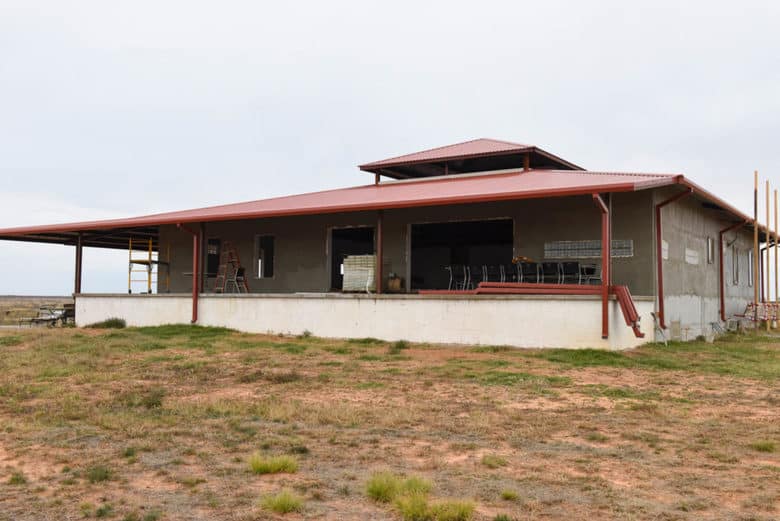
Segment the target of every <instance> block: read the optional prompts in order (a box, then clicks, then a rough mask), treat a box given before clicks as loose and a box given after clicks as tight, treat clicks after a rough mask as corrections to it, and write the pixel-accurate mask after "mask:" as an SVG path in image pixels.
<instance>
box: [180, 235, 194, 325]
mask: <svg viewBox="0 0 780 521" xmlns="http://www.w3.org/2000/svg"><path fill="white" fill-rule="evenodd" d="M176 227H177V228H179V229H180V230H184V231H185V232H187V233H189V234H190V235H192V323H193V324H195V323H197V322H198V283H199V279H200V276H199V273H200V240H199V239H200V234H199V233H198V232H196V231H193V230H190V229H189V228H187V227H186V226H184V225H183V224H181V223H179V224H177V225H176Z"/></svg>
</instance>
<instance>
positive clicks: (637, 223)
mask: <svg viewBox="0 0 780 521" xmlns="http://www.w3.org/2000/svg"><path fill="white" fill-rule="evenodd" d="M612 208H613V219H614V222H613V238H615V239H633V240H634V248H635V254H634V256H633V257H632V258H627V259H614V260H613V281H614V282H615V283H617V284H627V285H628V286H629V287H630V288H631V291H632V292H633V293H634V294H635V295H653V294H654V291H653V287H654V286H653V279H652V277H651V276H649V275H648V274H649V273H652V266H653V264H652V262H653V261H652V220H651V215H652V211H651V209H652V197H651V194H650V192H638V193H625V194H615V195H613V200H612ZM498 218H511V219H513V220H514V254H515V255H525V256H527V257H531V258H533V259H536V260H539V261H542V260H544V259H543V254H544V242H545V241H552V240H586V239H599V238H600V234H601V221H600V214H599V212H598V210H597V208H596V207H595V205H594V203H593V201H592V199H591V197H590V196H578V197H562V198H553V199H535V200H521V201H507V202H500V203H480V204H470V205H457V206H437V207H424V208H410V209H399V210H388V211H386V212H385V219H384V263H383V266H384V274H385V276H387V274H388V273H390V272H394V273H397V274H398V275H400V276H401V277H403V278H404V279H406V280H407V281H408V280H409V272H408V270H409V264H410V263H409V244H408V241H409V237H408V235H409V227H410V225H411V224H412V223H427V222H446V221H459V220H477V219H498ZM375 224H376V213H375V212H354V213H338V214H326V215H314V216H299V217H281V218H270V219H253V220H244V221H226V222H214V223H206V224H205V237H206V238H207V239H208V238H212V237H215V238H219V239H221V240H222V241H223V243H224V241H229V242H231V243H232V244H233V245H234V246H235V247H236V248H237V250H238V253H239V255H240V257H241V261H242V264H243V265H244V266H246V267H247V269H248V270H249V271H250V273H251V274H252V277H251V279H250V289H251V291H252V292H253V293H269V292H322V291H327V290H328V289H329V286H330V265H329V262H330V260H329V254H328V246H329V245H328V238H329V235H330V233H329V232H330V229H331V228H333V227H348V226H375ZM258 235H273V236H274V237H275V250H276V251H275V259H274V267H275V270H274V277H273V278H264V279H258V278H257V277H256V260H255V237H256V236H258ZM160 243H161V245H162V251H165V249H166V247H167V245H170V251H171V286H170V290H171V292H173V293H177V292H189V291H191V277H190V276H189V275H186V273H187V272H191V271H192V238H191V236H190V235H189V234H188V233H186V232H184V231H181V230H178V229H176V227H175V226H163V227H162V229H161V232H160ZM507 262H509V259H507ZM588 262H599V259H588ZM211 287H212V283H211V281H209V283H208V284H207V286H206V290H207V291H209V290H210V289H211Z"/></svg>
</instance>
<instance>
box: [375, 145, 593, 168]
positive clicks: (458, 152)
mask: <svg viewBox="0 0 780 521" xmlns="http://www.w3.org/2000/svg"><path fill="white" fill-rule="evenodd" d="M522 152H537V153H540V154H543V155H545V156H547V157H549V158H551V159H553V160H555V161H556V162H558V163H560V164H561V165H563V166H564V167H567V166H568V167H570V168H573V169H575V170H582V168H580V167H578V166H577V165H575V164H573V163H569V162H568V161H566V160H564V159H561V158H559V157H557V156H554V155H553V154H550V153H549V152H545V151H544V150H542V149H540V148H538V147H536V146H534V145H524V144H521V143H512V142H511V141H502V140H499V139H488V138H479V139H473V140H471V141H464V142H463V143H456V144H454V145H447V146H443V147H437V148H431V149H428V150H423V151H421V152H415V153H413V154H406V155H403V156H397V157H392V158H389V159H383V160H381V161H373V162H371V163H365V164H362V165H360V169H361V170H367V171H373V170H375V169H378V168H383V167H384V168H386V167H392V166H402V165H412V164H418V163H431V162H435V161H445V160H446V161H454V160H457V159H466V158H475V157H482V156H492V155H500V154H509V153H522Z"/></svg>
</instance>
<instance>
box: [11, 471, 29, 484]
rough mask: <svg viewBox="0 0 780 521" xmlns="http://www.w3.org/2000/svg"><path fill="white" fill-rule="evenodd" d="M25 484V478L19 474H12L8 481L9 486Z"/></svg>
mask: <svg viewBox="0 0 780 521" xmlns="http://www.w3.org/2000/svg"><path fill="white" fill-rule="evenodd" d="M25 483H27V478H26V477H25V475H24V474H22V473H21V472H14V473H13V474H11V477H10V478H9V480H8V484H9V485H24V484H25Z"/></svg>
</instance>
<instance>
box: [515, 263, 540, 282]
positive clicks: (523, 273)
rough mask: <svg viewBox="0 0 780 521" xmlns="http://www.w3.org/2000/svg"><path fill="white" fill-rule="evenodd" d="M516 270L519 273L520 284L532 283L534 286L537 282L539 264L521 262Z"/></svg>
mask: <svg viewBox="0 0 780 521" xmlns="http://www.w3.org/2000/svg"><path fill="white" fill-rule="evenodd" d="M518 270H519V271H520V282H533V283H534V284H536V283H538V282H539V264H537V263H535V262H521V263H520V267H519V268H518Z"/></svg>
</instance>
